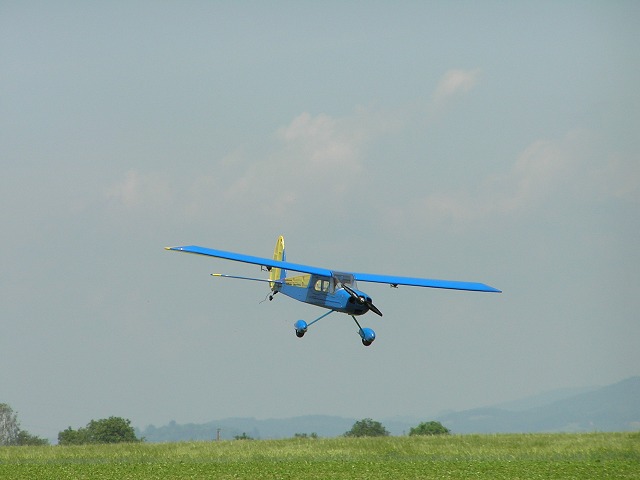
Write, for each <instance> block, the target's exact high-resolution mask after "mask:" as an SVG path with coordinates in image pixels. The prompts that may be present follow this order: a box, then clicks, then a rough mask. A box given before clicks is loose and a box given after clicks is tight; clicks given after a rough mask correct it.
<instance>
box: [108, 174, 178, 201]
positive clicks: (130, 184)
mask: <svg viewBox="0 0 640 480" xmlns="http://www.w3.org/2000/svg"><path fill="white" fill-rule="evenodd" d="M106 197H107V200H108V201H109V202H111V203H112V204H115V205H118V206H120V207H124V208H126V209H133V208H139V207H142V208H145V207H156V206H159V205H163V204H166V203H168V202H170V200H171V197H172V189H171V185H170V182H169V179H168V178H166V177H165V176H164V175H161V174H157V173H152V174H144V173H140V172H138V171H136V170H129V171H128V172H126V173H125V175H124V177H123V178H122V179H121V180H120V181H118V182H117V183H115V184H114V185H112V186H111V187H109V188H107V190H106Z"/></svg>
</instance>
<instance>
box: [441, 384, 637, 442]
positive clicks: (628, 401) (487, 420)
mask: <svg viewBox="0 0 640 480" xmlns="http://www.w3.org/2000/svg"><path fill="white" fill-rule="evenodd" d="M508 405H509V404H502V405H501V406H500V407H487V408H476V409H472V410H465V411H462V412H454V413H449V414H446V415H441V416H439V417H438V418H437V420H438V421H440V422H442V423H443V424H444V425H446V426H447V427H448V428H450V429H451V430H452V431H453V432H454V433H507V432H509V433H518V432H527V433H535V432H592V431H606V432H610V431H629V430H640V377H632V378H629V379H627V380H623V381H621V382H619V383H616V384H613V385H609V386H606V387H601V388H596V389H587V391H585V392H584V393H578V394H575V395H569V396H566V397H564V398H560V399H558V400H555V401H551V402H549V403H544V402H543V404H541V405H539V406H532V407H530V408H522V405H523V404H522V403H519V404H514V405H513V406H512V407H511V408H509V407H508ZM514 407H515V408H514Z"/></svg>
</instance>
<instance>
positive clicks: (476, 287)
mask: <svg viewBox="0 0 640 480" xmlns="http://www.w3.org/2000/svg"><path fill="white" fill-rule="evenodd" d="M166 249H167V250H174V251H177V252H186V253H194V254H197V255H206V256H209V257H216V258H224V259H226V260H233V261H235V262H243V263H250V264H253V265H261V266H263V267H267V268H283V269H285V270H293V271H295V272H301V273H310V274H313V275H322V276H324V277H331V276H333V272H332V271H331V270H329V269H326V268H320V267H314V266H311V265H302V264H299V263H291V262H283V261H280V260H273V259H271V258H263V257H254V256H251V255H245V254H243V253H234V252H226V251H224V250H216V249H213V248H205V247H199V246H197V245H188V246H184V247H166ZM353 277H354V278H355V279H356V280H357V281H361V282H373V283H388V284H389V285H391V286H394V287H395V286H398V285H407V286H412V287H429V288H445V289H451V290H470V291H475V292H496V293H501V290H498V289H497V288H493V287H490V286H489V285H485V284H484V283H475V282H460V281H455V280H436V279H431V278H412V277H398V276H395V275H375V274H371V273H353Z"/></svg>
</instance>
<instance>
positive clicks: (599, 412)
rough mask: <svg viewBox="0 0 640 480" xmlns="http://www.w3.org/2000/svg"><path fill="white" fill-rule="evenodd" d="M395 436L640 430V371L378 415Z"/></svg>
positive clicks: (300, 424)
mask: <svg viewBox="0 0 640 480" xmlns="http://www.w3.org/2000/svg"><path fill="white" fill-rule="evenodd" d="M357 420H358V419H354V418H347V417H340V416H334V415H303V416H296V417H291V418H284V419H274V418H271V419H262V420H260V419H256V418H253V417H232V418H225V419H221V420H212V421H210V422H206V423H202V424H195V423H187V424H182V425H180V424H177V423H176V422H175V421H172V422H170V423H169V424H167V425H164V426H161V427H155V426H153V425H149V426H147V427H146V428H145V429H144V430H140V429H136V433H137V435H138V436H143V437H145V439H146V440H147V441H148V442H173V441H188V440H215V439H216V438H218V435H219V438H220V439H222V440H231V439H233V438H235V437H236V436H242V435H243V434H244V435H247V436H249V437H252V438H256V439H260V438H261V439H266V438H274V439H275V438H290V437H293V436H295V435H296V434H302V435H304V434H306V435H311V434H316V435H317V436H319V437H337V436H340V435H342V434H344V433H345V432H346V431H348V430H349V429H350V428H351V427H352V426H353V424H354V423H355V422H356V421H357ZM377 420H379V421H380V422H381V423H382V424H383V425H384V426H385V428H386V429H387V430H388V431H389V432H390V433H391V434H392V435H406V434H408V433H409V430H410V429H411V427H415V426H417V425H418V424H419V423H420V422H423V421H428V420H437V421H439V422H441V423H442V424H443V425H445V426H446V427H447V428H449V429H450V430H451V431H452V432H453V433H456V434H465V433H536V432H589V431H634V430H640V376H635V377H630V378H628V379H626V380H622V381H620V382H617V383H614V384H612V385H607V386H604V387H585V388H577V389H561V390H555V391H551V392H546V393H543V394H539V395H533V396H530V397H526V398H523V399H521V400H516V401H512V402H503V403H499V404H496V405H493V406H487V407H480V408H474V409H469V410H463V411H458V412H449V413H446V414H441V415H434V416H431V417H429V418H417V417H416V418H413V417H407V416H402V417H400V416H396V417H390V418H383V419H377Z"/></svg>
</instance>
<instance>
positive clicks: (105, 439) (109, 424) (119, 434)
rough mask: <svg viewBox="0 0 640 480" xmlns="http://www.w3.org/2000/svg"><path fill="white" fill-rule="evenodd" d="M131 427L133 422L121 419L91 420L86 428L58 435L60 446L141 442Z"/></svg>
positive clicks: (70, 429) (66, 431)
mask: <svg viewBox="0 0 640 480" xmlns="http://www.w3.org/2000/svg"><path fill="white" fill-rule="evenodd" d="M141 441H142V439H139V438H137V437H136V432H135V430H134V429H133V427H132V426H131V420H128V419H125V418H121V417H109V418H103V419H101V420H91V421H90V422H89V423H88V424H87V426H86V427H85V428H79V429H78V430H74V429H72V428H71V427H69V428H67V429H66V430H65V431H63V432H60V433H58V443H59V444H60V445H83V444H86V443H122V442H131V443H133V442H141Z"/></svg>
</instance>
